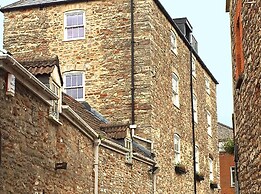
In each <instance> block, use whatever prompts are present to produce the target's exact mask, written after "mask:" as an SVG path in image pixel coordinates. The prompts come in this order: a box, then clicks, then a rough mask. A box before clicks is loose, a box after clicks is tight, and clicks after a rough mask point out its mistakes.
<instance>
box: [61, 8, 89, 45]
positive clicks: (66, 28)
mask: <svg viewBox="0 0 261 194" xmlns="http://www.w3.org/2000/svg"><path fill="white" fill-rule="evenodd" d="M75 14H82V16H83V24H82V25H81V24H78V25H75V26H67V16H69V15H75ZM77 27H83V37H76V38H68V36H67V35H68V34H67V31H68V29H72V28H77ZM80 39H85V12H84V11H83V10H73V11H68V12H65V13H64V40H65V41H70V40H80Z"/></svg>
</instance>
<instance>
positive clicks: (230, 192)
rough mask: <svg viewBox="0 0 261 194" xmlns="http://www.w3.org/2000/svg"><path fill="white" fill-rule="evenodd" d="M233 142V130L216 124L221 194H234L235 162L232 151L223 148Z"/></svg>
mask: <svg viewBox="0 0 261 194" xmlns="http://www.w3.org/2000/svg"><path fill="white" fill-rule="evenodd" d="M231 141H233V129H232V128H231V127H229V126H226V125H224V124H222V123H218V142H219V163H220V187H221V194H234V193H235V191H236V190H235V186H236V180H235V162H234V154H233V149H229V150H226V149H225V147H227V148H230V147H228V145H231V144H229V143H230V142H231Z"/></svg>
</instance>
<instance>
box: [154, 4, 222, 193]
mask: <svg viewBox="0 0 261 194" xmlns="http://www.w3.org/2000/svg"><path fill="white" fill-rule="evenodd" d="M151 7H152V12H151V13H152V15H151V18H152V19H151V26H153V28H152V39H151V53H152V68H154V69H155V72H156V74H155V77H154V78H153V91H154V92H153V101H152V107H153V113H152V115H153V117H152V123H153V124H152V126H153V129H154V132H153V133H152V134H153V135H154V142H155V152H156V156H157V160H158V162H159V164H160V166H161V172H160V173H159V175H158V177H157V178H158V185H157V187H158V191H159V193H161V192H162V193H169V192H171V188H174V190H179V192H180V193H193V184H192V183H193V156H192V153H193V146H192V118H191V100H190V99H191V93H190V51H189V48H188V47H187V46H186V45H185V43H184V41H183V40H182V39H181V38H180V37H178V36H177V37H178V43H177V47H178V49H177V54H175V53H173V52H172V51H171V49H170V34H171V30H174V31H175V32H176V34H178V33H177V31H176V30H175V29H174V28H173V26H172V25H171V24H170V22H169V21H168V20H167V18H166V17H165V16H164V15H163V14H162V13H161V11H160V10H159V8H158V7H157V6H156V4H155V3H153V1H151ZM172 73H176V74H177V75H178V77H179V91H180V93H179V98H180V106H179V107H176V106H174V105H173V102H172V85H171V84H172ZM205 77H208V79H209V80H210V87H211V92H210V95H208V94H207V92H206V89H205ZM193 90H194V92H195V94H196V95H197V99H198V103H197V104H198V106H197V110H198V123H196V124H195V133H196V137H195V139H196V145H198V146H199V152H200V159H199V160H200V172H201V173H202V174H204V176H205V180H204V181H202V182H200V183H197V191H198V193H212V190H210V188H209V163H208V158H209V154H211V155H212V156H213V158H214V169H215V171H214V177H215V180H216V181H217V182H218V181H219V160H218V152H217V115H216V85H215V83H214V81H212V80H211V78H210V77H209V75H208V74H207V73H206V72H205V70H204V69H203V68H202V66H201V65H200V63H199V61H197V60H196V77H195V78H193ZM206 110H208V111H209V112H210V113H211V115H212V131H213V134H212V137H210V136H209V135H208V134H207V118H206ZM174 133H178V134H179V135H180V137H181V163H183V164H184V165H185V166H186V168H187V169H188V173H187V174H185V175H181V176H180V175H177V174H176V173H175V171H174V164H175V162H174V146H173V144H174V142H173V137H174ZM166 177H169V179H167V180H165V179H166ZM173 182H175V184H173ZM180 188H182V190H180ZM168 189H169V190H168Z"/></svg>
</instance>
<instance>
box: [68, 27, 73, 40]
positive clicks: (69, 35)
mask: <svg viewBox="0 0 261 194" xmlns="http://www.w3.org/2000/svg"><path fill="white" fill-rule="evenodd" d="M72 30H73V29H72V28H68V29H67V38H72V37H73V31H72Z"/></svg>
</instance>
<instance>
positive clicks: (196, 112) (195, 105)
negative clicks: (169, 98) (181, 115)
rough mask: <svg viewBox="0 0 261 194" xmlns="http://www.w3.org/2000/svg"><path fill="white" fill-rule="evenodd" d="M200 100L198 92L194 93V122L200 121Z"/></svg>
mask: <svg viewBox="0 0 261 194" xmlns="http://www.w3.org/2000/svg"><path fill="white" fill-rule="evenodd" d="M197 107H198V100H197V96H196V94H194V93H193V114H194V122H195V123H198V108H197Z"/></svg>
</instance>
